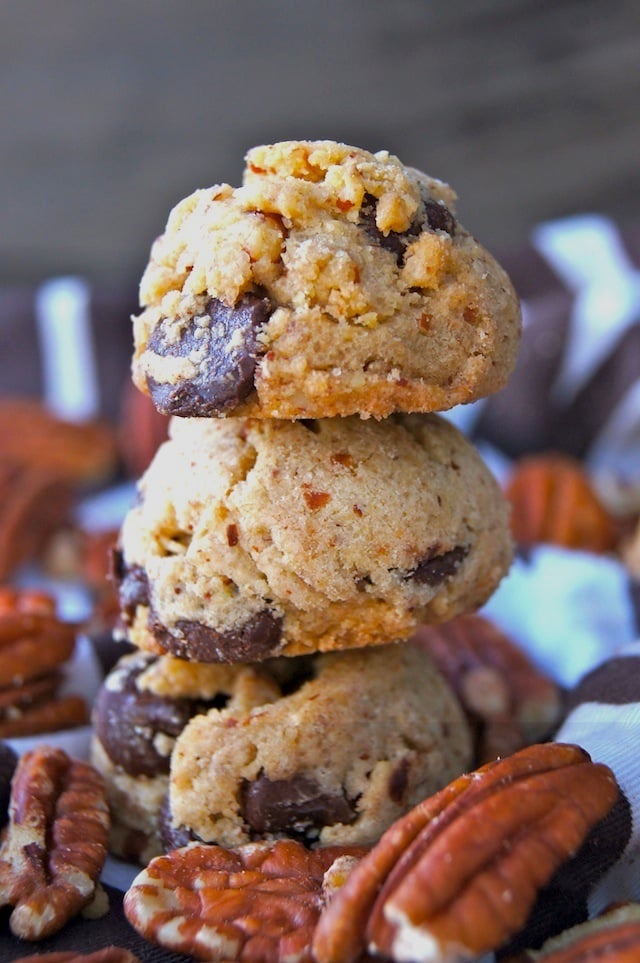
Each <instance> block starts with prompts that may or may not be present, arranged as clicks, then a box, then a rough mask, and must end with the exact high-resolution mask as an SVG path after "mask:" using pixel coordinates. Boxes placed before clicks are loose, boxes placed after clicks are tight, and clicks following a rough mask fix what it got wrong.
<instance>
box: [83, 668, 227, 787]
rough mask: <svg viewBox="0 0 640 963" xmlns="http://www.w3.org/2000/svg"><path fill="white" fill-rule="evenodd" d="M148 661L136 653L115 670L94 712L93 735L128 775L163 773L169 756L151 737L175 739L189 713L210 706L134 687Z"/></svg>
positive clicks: (102, 687) (155, 774)
mask: <svg viewBox="0 0 640 963" xmlns="http://www.w3.org/2000/svg"><path fill="white" fill-rule="evenodd" d="M151 662H153V657H151V656H148V657H143V656H140V657H138V658H136V659H135V660H134V661H131V662H129V663H128V664H126V665H123V666H121V667H120V668H119V669H116V670H115V671H114V673H112V675H111V676H110V678H109V680H107V682H106V683H103V685H102V686H101V687H100V690H99V692H98V695H97V697H96V702H95V707H94V713H93V724H94V728H95V732H96V736H97V737H98V739H99V740H100V742H101V743H102V746H103V748H104V750H105V752H106V753H107V755H108V756H109V758H110V759H111V760H112V761H113V762H114V763H115V764H116V765H118V766H121V767H122V769H124V771H125V772H127V773H129V774H130V775H132V776H157V775H161V774H163V773H164V774H166V773H168V772H169V761H170V757H169V756H168V755H164V754H162V753H160V752H159V751H158V749H157V748H156V737H157V736H158V735H159V734H162V735H165V736H168V737H169V738H171V739H175V738H176V737H177V736H179V735H180V733H181V732H182V730H183V729H184V727H185V726H186V724H187V722H188V721H189V719H190V718H191V716H192V715H194V714H195V713H197V712H198V711H201V712H204V711H205V710H206V708H209V707H210V706H211V705H212V703H203V702H199V701H196V700H191V699H169V698H165V697H163V696H158V695H155V694H154V693H152V692H149V691H147V690H144V689H139V688H138V687H137V685H136V681H137V678H138V676H139V675H140V674H141V673H142V672H143V671H144V670H145V669H147V668H148V666H149V665H150V664H151ZM225 701H226V700H225Z"/></svg>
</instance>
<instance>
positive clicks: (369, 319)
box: [133, 141, 520, 418]
mask: <svg viewBox="0 0 640 963" xmlns="http://www.w3.org/2000/svg"><path fill="white" fill-rule="evenodd" d="M454 199H455V195H454V193H453V192H452V190H451V189H450V188H449V187H448V186H447V185H446V184H444V183H442V182H440V181H437V180H435V179H433V178H431V177H428V176H426V175H425V174H422V173H420V172H419V171H416V170H414V169H411V168H408V167H405V166H404V165H403V164H402V163H401V162H400V161H399V160H398V159H397V158H395V157H393V156H391V155H390V154H388V153H387V152H385V151H382V152H380V153H377V154H370V153H368V152H367V151H364V150H359V149H356V148H353V147H348V146H346V145H344V144H337V143H333V142H331V141H319V142H285V143H279V144H274V145H271V146H263V147H256V148H254V149H253V150H251V151H250V152H249V153H248V155H247V158H246V168H245V171H244V179H243V184H242V186H241V187H239V188H235V189H234V188H232V187H230V186H229V185H226V184H223V185H218V186H215V187H211V188H209V189H203V190H198V191H196V192H195V193H194V194H192V195H191V196H190V197H187V198H186V199H184V200H183V201H181V202H180V203H179V204H178V205H177V206H176V207H175V208H174V210H173V211H172V212H171V214H170V216H169V220H168V223H167V226H166V230H165V232H164V233H163V234H162V236H161V237H159V238H158V239H157V240H156V242H155V243H154V245H153V247H152V251H151V258H150V261H149V264H148V266H147V268H146V270H145V272H144V276H143V278H142V282H141V286H140V300H141V305H142V307H143V310H142V312H141V314H140V315H139V316H137V317H136V318H134V339H135V354H134V361H133V377H134V381H135V383H136V384H137V386H138V387H139V388H140V389H141V390H142V391H144V392H147V393H150V394H151V396H152V397H153V399H154V401H155V403H156V406H157V407H158V408H159V409H160V410H162V411H164V412H167V413H170V414H176V415H182V416H194V417H195V416H205V417H210V416H212V415H219V414H228V413H229V412H235V413H241V414H245V415H252V416H266V417H273V418H301V417H302V418H309V417H313V418H322V417H333V416H336V415H349V414H356V413H358V414H360V415H361V416H363V417H368V416H375V417H376V418H384V417H386V416H387V415H389V414H390V413H392V412H395V411H404V412H412V411H423V412H424V411H438V410H445V409H448V408H450V407H452V406H453V405H456V404H459V403H463V402H470V401H473V400H475V399H477V398H480V397H483V396H485V395H487V394H489V393H491V392H494V391H496V390H498V389H499V388H501V387H503V386H504V384H505V383H506V381H507V378H508V376H509V374H510V372H511V370H512V368H513V365H514V362H515V355H516V350H517V344H518V340H519V332H520V311H519V306H518V302H517V298H516V296H515V294H514V291H513V288H512V286H511V283H510V281H509V279H508V278H507V276H506V274H505V272H504V271H503V270H502V268H501V267H500V266H499V264H498V263H497V262H496V261H495V260H494V259H493V258H492V257H491V255H489V254H488V253H487V251H486V250H484V249H483V248H482V247H481V245H480V244H478V243H477V241H475V240H474V238H473V237H472V236H471V235H470V234H469V233H468V232H467V231H466V230H465V229H464V228H463V227H462V225H461V224H460V222H459V221H457V219H456V216H455V213H454Z"/></svg>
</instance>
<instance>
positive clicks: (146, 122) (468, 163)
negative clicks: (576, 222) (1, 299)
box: [0, 0, 640, 282]
mask: <svg viewBox="0 0 640 963" xmlns="http://www.w3.org/2000/svg"><path fill="white" fill-rule="evenodd" d="M639 108H640V4H639V3H638V2H637V0H606V2H605V0H555V2H546V0H461V2H457V0H323V2H320V3H319V2H313V3H311V2H305V0H274V2H269V0H180V2H173V3H171V2H162V0H110V2H104V0H2V3H1V4H0V114H1V118H2V123H1V124H0V176H1V178H2V196H1V204H0V246H1V251H0V282H16V281H18V282H22V281H31V280H38V279H40V278H42V277H45V276H47V275H50V274H53V273H57V272H81V273H85V274H87V275H88V276H89V277H91V278H95V279H104V278H114V277H120V276H122V277H136V278H137V276H138V275H139V273H140V271H141V270H142V268H143V266H144V263H145V262H146V258H147V254H148V250H149V246H150V243H151V241H152V239H153V237H154V236H155V235H156V234H158V233H159V232H160V231H161V230H162V228H163V226H164V223H165V220H166V217H167V214H168V211H169V208H170V207H171V206H172V205H173V204H174V203H175V202H176V201H177V200H179V199H180V198H181V197H183V196H184V195H186V194H187V193H190V192H191V191H192V190H193V189H194V188H196V187H203V186H206V185H209V184H212V183H216V182H218V181H221V180H226V181H229V182H231V183H233V184H237V183H238V182H239V180H240V176H241V170H242V163H243V155H244V153H245V151H246V150H247V148H249V147H250V146H252V145H253V144H256V143H260V142H265V141H274V140H279V139H289V138H314V139H315V138H324V137H327V138H332V139H337V140H344V141H346V142H348V143H353V144H355V145H357V146H361V147H366V148H369V149H371V150H378V149H380V148H387V149H389V150H390V151H391V152H393V153H395V154H397V155H399V156H400V157H401V159H402V160H404V161H405V162H407V163H410V164H412V165H414V166H418V167H421V168H423V169H424V170H426V171H427V172H428V173H430V174H433V175H435V176H438V177H441V178H443V179H445V180H448V181H449V182H450V183H451V184H452V185H453V186H454V187H455V189H456V190H457V192H458V194H459V196H460V201H459V213H460V217H461V220H462V221H463V223H464V224H465V225H466V226H467V227H468V228H469V229H470V230H471V231H473V232H474V233H475V234H476V235H477V236H478V237H479V238H480V239H481V240H482V241H484V242H485V243H486V244H487V245H488V246H489V247H490V248H492V249H493V250H498V251H499V250H504V249H505V248H508V247H510V246H513V245H518V244H522V243H523V242H524V241H525V240H526V238H527V235H528V233H529V231H530V229H531V227H532V225H534V224H535V223H537V222H538V221H540V220H544V219H548V218H552V217H558V216H561V215H564V214H568V213H572V212H579V211H585V210H590V211H601V212H604V213H609V214H611V215H613V216H614V217H616V218H618V219H619V220H621V221H622V222H623V223H624V222H630V221H633V222H635V221H638V220H640V190H639V187H640V183H639V182H640V175H639V167H640V165H639V158H640V121H639V116H640V111H639Z"/></svg>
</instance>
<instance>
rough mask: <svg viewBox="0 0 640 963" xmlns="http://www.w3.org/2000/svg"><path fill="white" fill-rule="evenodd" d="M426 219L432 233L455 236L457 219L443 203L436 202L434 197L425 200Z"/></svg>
mask: <svg viewBox="0 0 640 963" xmlns="http://www.w3.org/2000/svg"><path fill="white" fill-rule="evenodd" d="M424 219H425V221H426V222H427V224H428V225H429V227H430V228H431V230H432V231H444V232H445V233H446V234H451V235H453V234H455V230H456V219H455V217H454V216H453V214H452V213H451V211H450V210H449V208H448V207H447V205H446V204H444V203H443V202H442V201H434V199H433V198H432V197H428V198H425V201H424Z"/></svg>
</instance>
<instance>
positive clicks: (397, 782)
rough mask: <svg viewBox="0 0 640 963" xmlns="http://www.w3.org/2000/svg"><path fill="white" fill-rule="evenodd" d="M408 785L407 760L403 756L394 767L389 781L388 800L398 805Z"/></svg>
mask: <svg viewBox="0 0 640 963" xmlns="http://www.w3.org/2000/svg"><path fill="white" fill-rule="evenodd" d="M408 785H409V760H408V759H407V757H406V756H405V757H404V758H403V759H401V760H400V762H399V763H398V765H397V766H394V769H393V772H392V773H391V777H390V779H389V798H390V799H391V800H392V801H393V802H394V803H397V804H398V805H399V804H400V803H401V802H402V800H403V798H404V794H405V793H406V791H407V786H408Z"/></svg>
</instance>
